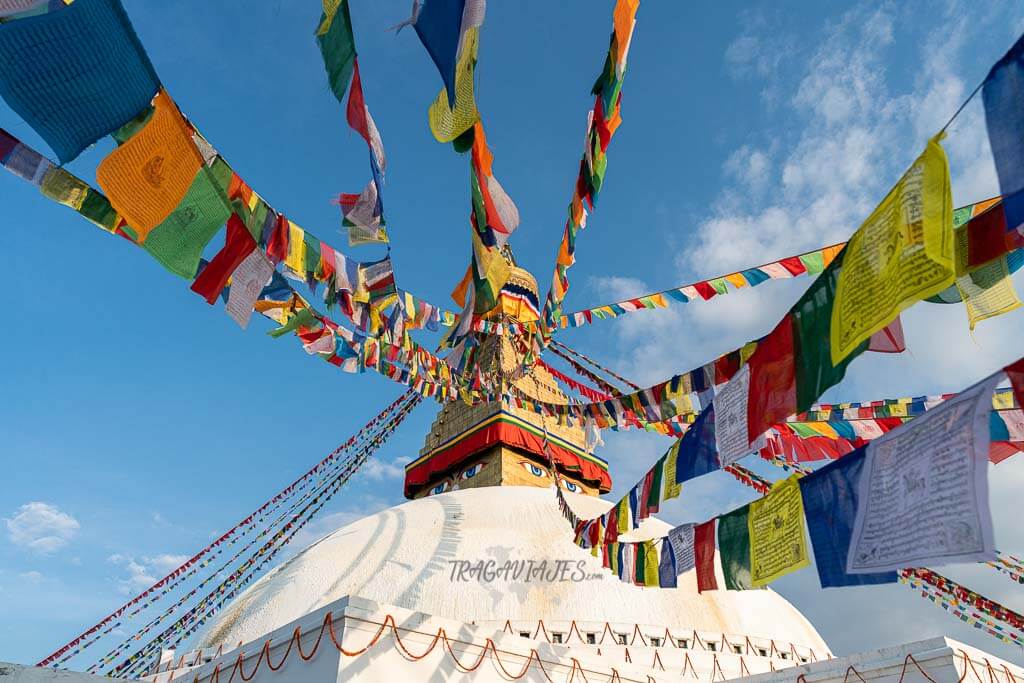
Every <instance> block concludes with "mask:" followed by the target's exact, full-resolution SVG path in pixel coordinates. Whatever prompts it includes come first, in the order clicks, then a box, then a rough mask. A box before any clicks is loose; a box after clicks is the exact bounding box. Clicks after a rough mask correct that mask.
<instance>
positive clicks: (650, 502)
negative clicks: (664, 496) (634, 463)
mask: <svg viewBox="0 0 1024 683" xmlns="http://www.w3.org/2000/svg"><path fill="white" fill-rule="evenodd" d="M664 475H665V456H661V459H660V460H658V462H657V464H655V465H654V475H653V476H652V477H651V490H650V491H649V492H648V493H647V507H648V508H649V509H650V510H652V511H657V509H658V506H659V505H661V481H662V479H664Z"/></svg>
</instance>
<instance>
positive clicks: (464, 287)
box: [452, 264, 473, 307]
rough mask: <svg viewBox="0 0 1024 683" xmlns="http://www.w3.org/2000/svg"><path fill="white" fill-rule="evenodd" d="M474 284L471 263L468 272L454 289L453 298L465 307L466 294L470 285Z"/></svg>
mask: <svg viewBox="0 0 1024 683" xmlns="http://www.w3.org/2000/svg"><path fill="white" fill-rule="evenodd" d="M472 284H473V266H472V264H470V265H469V266H468V267H467V268H466V274H465V275H463V276H462V280H460V281H459V284H457V285H456V286H455V289H454V290H452V300H453V301H454V302H455V303H456V304H458V305H459V306H463V307H465V305H466V294H467V293H468V292H469V286H470V285H472Z"/></svg>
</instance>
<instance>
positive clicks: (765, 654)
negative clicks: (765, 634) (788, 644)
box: [757, 647, 768, 657]
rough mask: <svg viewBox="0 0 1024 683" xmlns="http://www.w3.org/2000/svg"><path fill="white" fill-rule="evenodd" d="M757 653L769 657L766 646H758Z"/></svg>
mask: <svg viewBox="0 0 1024 683" xmlns="http://www.w3.org/2000/svg"><path fill="white" fill-rule="evenodd" d="M757 654H758V655H760V656H761V657H767V656H768V648H764V647H759V648H757Z"/></svg>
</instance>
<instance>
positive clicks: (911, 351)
mask: <svg viewBox="0 0 1024 683" xmlns="http://www.w3.org/2000/svg"><path fill="white" fill-rule="evenodd" d="M1008 8H1009V12H1007V11H1005V10H1007V9H1008ZM933 9H934V11H933V13H932V14H931V15H929V16H928V17H925V18H923V17H922V16H921V15H920V13H915V12H914V11H913V10H909V11H908V10H907V9H905V8H903V7H901V6H897V5H892V4H885V5H882V6H881V9H879V8H878V7H876V6H874V5H872V4H868V3H862V4H861V5H860V6H859V7H857V8H855V9H853V10H851V11H850V12H848V13H846V14H845V15H844V16H842V17H841V18H840V19H839V20H838V21H836V22H835V23H833V24H832V25H830V26H828V27H827V28H826V30H825V32H824V36H823V39H822V40H821V41H820V43H818V44H814V43H813V42H812V43H811V44H810V45H809V46H807V47H806V49H807V50H808V52H807V54H808V59H807V60H806V62H805V64H804V66H803V67H802V68H803V71H801V72H800V73H798V74H797V75H796V78H795V79H788V80H784V79H782V78H781V74H782V70H781V69H780V68H779V65H780V64H781V63H782V58H779V59H770V58H768V53H766V52H765V51H766V49H767V48H766V46H767V45H769V44H770V43H771V41H772V40H773V39H775V36H774V35H773V31H774V30H775V29H774V28H772V27H771V26H770V25H769V23H768V22H761V23H758V22H753V25H752V26H746V27H741V31H740V35H739V37H738V38H737V39H736V40H735V41H734V42H733V43H732V44H731V45H730V47H729V49H728V50H727V52H726V54H725V58H724V63H725V66H726V69H727V70H729V71H730V72H731V73H732V75H733V76H734V77H735V78H737V79H740V80H742V79H744V78H746V79H747V81H745V82H749V83H751V84H755V85H756V86H757V87H761V88H763V92H762V96H763V97H765V98H770V99H772V100H773V101H775V102H781V103H782V104H781V106H783V107H785V114H786V117H785V118H786V122H785V125H784V126H783V127H781V128H780V129H778V130H769V131H765V132H763V133H762V135H761V139H762V140H764V139H770V140H772V142H771V144H770V145H767V146H766V145H765V144H764V143H763V142H758V143H757V144H751V143H750V142H749V141H744V140H742V139H741V140H739V141H737V143H735V144H734V145H733V147H732V148H731V152H727V153H726V154H725V161H724V162H723V164H722V177H723V180H724V184H723V186H722V188H721V189H720V191H719V192H718V194H717V196H716V197H714V199H713V200H712V201H711V202H710V207H711V208H710V210H708V211H707V212H706V213H705V215H704V216H703V219H702V220H699V221H698V224H697V228H696V229H695V230H694V231H693V233H692V235H691V236H690V238H689V240H688V241H684V242H683V245H682V246H683V248H682V249H681V250H680V251H679V252H678V254H677V255H676V260H675V263H676V266H677V269H678V271H679V273H678V275H679V280H678V282H680V283H686V282H692V281H694V280H699V279H702V278H709V277H713V276H716V275H720V274H724V273H728V272H731V271H735V270H738V269H741V268H747V267H750V266H753V265H757V264H759V263H763V262H766V261H770V260H773V259H776V258H780V257H784V256H788V255H791V254H795V253H799V252H801V251H804V250H808V249H813V248H817V247H820V246H824V245H826V244H830V243H834V242H838V241H841V240H844V239H846V238H848V237H849V235H850V234H851V233H852V232H853V231H854V230H855V229H856V228H857V227H858V226H859V225H860V223H861V222H862V220H863V219H864V218H865V217H866V216H867V215H868V214H869V213H870V212H871V210H872V209H873V208H874V207H875V206H876V205H877V203H878V202H879V200H881V199H882V197H883V196H884V194H885V193H886V191H887V190H888V189H889V187H891V185H892V184H893V183H894V182H895V181H896V180H897V179H898V178H899V176H900V174H901V173H902V171H903V169H904V168H905V167H906V166H907V165H909V163H910V162H911V161H912V160H913V158H914V157H916V156H917V155H918V154H919V153H920V152H921V150H922V149H923V148H924V145H925V142H926V140H927V139H928V137H929V136H931V135H933V134H935V133H936V132H937V131H938V130H939V129H940V128H941V127H942V125H943V124H945V122H946V121H947V120H948V118H949V116H950V115H951V114H952V113H953V112H954V111H955V110H956V108H957V107H958V106H959V105H960V103H961V101H962V100H963V99H964V98H965V97H966V95H967V94H968V93H969V92H970V90H971V89H972V88H973V86H974V85H975V84H976V83H977V79H978V78H980V76H981V75H983V74H984V70H983V69H984V66H980V67H971V70H970V71H969V72H966V69H967V67H965V64H969V63H970V61H971V60H970V59H969V57H972V56H976V55H977V54H979V45H981V44H983V41H985V40H989V42H991V40H992V36H993V35H994V32H993V31H992V28H993V26H994V25H995V24H996V23H997V22H1002V23H1003V24H1004V25H1013V24H1020V25H1024V16H1021V12H1022V10H1021V8H1020V7H1009V6H1008V5H1002V6H1001V8H1000V9H999V10H998V11H997V10H996V9H993V11H992V13H991V14H988V15H986V14H984V13H981V14H979V13H977V12H975V11H973V10H972V8H970V7H967V6H966V5H965V3H962V2H957V0H950V1H949V2H947V3H944V4H943V5H940V6H938V7H936V8H933ZM999 12H1002V14H999ZM1011 13H1012V14H1013V15H1015V16H1016V18H1013V17H1012V16H1011V18H1010V19H1009V21H1007V20H1006V18H1007V15H1008V14H1011ZM996 17H1001V18H996ZM923 19H927V21H924V20H923ZM741 23H742V22H741ZM748 23H750V22H748ZM776 28H777V27H776ZM1003 28H1004V27H1003V26H1000V27H999V29H1000V33H999V35H1002V31H1003ZM808 35H813V32H810V31H805V32H803V33H802V35H801V38H802V40H804V41H805V42H804V45H806V44H807V43H806V37H807V36H808ZM779 40H780V41H782V42H785V41H787V40H788V39H787V38H786V37H785V36H782V37H780V38H779ZM999 40H1000V41H1001V40H1003V39H1002V38H1000V39H999ZM804 45H802V46H801V49H804ZM1006 45H1007V46H1008V45H1009V42H1007V43H1006ZM989 50H990V48H985V49H984V50H981V51H980V52H983V53H985V54H987V53H988V51H989ZM996 52H998V47H997V48H996V49H995V51H993V59H994V58H997V57H998V56H999V54H1001V53H999V54H995V53H996ZM793 64H795V60H788V61H786V66H787V67H788V66H791V65H793ZM904 67H909V68H910V69H911V71H910V72H909V77H907V75H906V74H905V73H903V72H899V73H897V72H895V71H894V70H895V69H902V68H904ZM755 81H756V83H755ZM948 133H949V136H948V137H947V139H946V140H945V141H944V142H943V146H944V148H945V150H946V152H947V155H948V156H949V160H950V170H951V174H952V178H953V192H954V202H955V203H956V204H957V205H963V204H968V203H971V202H974V201H978V200H980V199H984V198H987V197H990V196H993V195H994V194H997V193H998V183H997V181H996V176H995V171H994V166H993V162H992V159H991V154H990V151H989V146H988V139H987V134H986V130H985V122H984V114H983V111H982V107H981V104H980V101H979V99H975V101H973V102H972V103H971V104H970V105H969V106H968V107H967V108H965V109H964V111H963V112H962V113H961V114H960V116H958V118H957V119H956V121H955V122H954V123H953V125H952V126H951V127H950V129H949V131H948ZM698 218H699V217H698ZM1014 281H1015V284H1016V285H1017V288H1018V291H1024V289H1022V287H1024V273H1020V274H1018V275H1017V276H1016V277H1015V278H1014ZM591 284H592V286H593V287H594V288H595V289H596V290H597V292H598V293H600V294H601V295H602V298H603V299H604V300H609V301H610V300H615V299H621V298H626V297H629V296H636V295H638V294H641V293H646V292H649V291H651V287H650V286H649V285H650V283H647V282H643V281H641V280H637V279H635V278H629V277H623V276H617V275H610V276H607V277H603V278H595V279H593V280H592V281H591ZM808 284H809V280H808V279H807V278H798V279H794V280H792V281H774V282H770V283H766V284H764V285H762V286H760V287H758V288H755V289H747V290H741V291H739V292H733V291H730V293H729V294H728V295H726V296H717V297H715V298H714V299H712V300H711V301H709V302H703V301H695V302H691V303H689V304H685V305H674V306H672V307H671V308H669V309H665V310H658V311H650V312H640V313H634V314H630V315H626V316H623V317H621V318H619V319H617V320H616V321H615V322H607V323H600V324H602V325H605V326H609V328H610V329H609V331H608V332H607V335H608V337H610V339H611V340H612V342H613V344H614V345H615V347H616V348H617V350H618V358H609V359H608V361H609V364H610V365H611V367H613V368H615V369H616V370H617V371H620V372H622V374H624V375H625V376H626V377H629V378H630V379H632V380H634V381H637V382H639V383H641V384H644V385H646V384H649V383H653V382H656V381H659V380H663V379H665V378H666V377H669V376H671V375H673V374H675V373H677V372H681V371H683V370H687V369H690V368H693V367H697V366H698V365H700V364H702V363H704V362H707V361H709V360H711V359H713V358H715V357H717V356H718V355H719V354H721V353H724V352H727V351H729V350H731V349H735V348H738V347H739V346H740V345H741V344H742V343H744V342H746V341H748V340H750V339H754V338H756V337H758V336H760V335H762V334H764V333H766V332H768V331H769V330H770V329H771V327H772V326H773V325H774V324H775V323H776V322H777V321H778V320H779V319H780V318H781V317H782V315H783V314H784V313H785V311H786V310H787V309H788V308H789V307H790V306H791V305H792V303H793V302H794V301H795V300H796V298H797V297H798V296H799V294H800V293H801V292H803V291H804V290H805V289H806V287H807V285H808ZM903 323H904V329H905V331H906V337H907V343H908V351H907V352H906V353H903V354H899V355H882V354H865V355H864V356H862V357H861V358H858V360H857V361H856V363H854V364H853V365H852V366H851V368H850V371H849V374H848V377H847V379H846V380H844V382H843V383H842V384H840V385H839V386H837V387H835V388H833V389H831V390H830V391H829V392H827V393H826V395H825V396H824V397H822V398H823V400H827V401H840V400H870V399H878V398H886V397H894V396H905V395H920V394H928V393H938V392H943V391H956V390H958V389H961V388H963V387H965V386H968V385H969V384H971V383H973V382H974V381H976V380H978V379H979V378H981V377H983V376H984V375H986V374H988V373H990V372H992V371H994V370H996V369H997V368H999V367H1001V366H1002V365H1004V364H1005V363H1007V362H1009V361H1011V360H1014V359H1015V358H1016V357H1018V356H1019V355H1020V343H1019V339H1020V338H1021V336H1022V334H1024V312H1022V311H1017V312H1015V313H1011V314H1009V315H1005V316H1001V317H999V318H996V319H994V320H989V321H985V322H982V323H980V325H979V327H978V328H977V329H976V330H975V331H974V332H973V333H971V332H969V331H968V328H967V319H966V314H965V312H964V308H963V306H961V305H949V306H941V305H932V304H921V305H918V306H915V307H913V308H912V309H911V310H909V311H907V312H906V313H905V314H904V315H903ZM582 350H584V351H585V349H582ZM604 438H605V441H606V442H607V444H608V445H607V446H606V448H605V449H603V451H604V452H603V454H604V455H606V456H608V457H611V458H613V459H614V463H615V464H614V467H615V472H614V475H615V484H616V490H615V493H621V492H622V491H624V490H626V489H628V487H629V486H630V485H632V484H633V483H634V482H635V481H637V479H638V478H639V477H640V476H641V475H642V474H643V472H644V471H646V469H647V468H648V467H650V464H651V463H652V462H654V460H655V459H656V458H657V457H658V456H659V455H661V453H663V452H664V450H665V448H666V447H667V441H666V440H665V439H658V438H657V437H652V436H651V435H648V434H605V435H604ZM759 464H763V463H754V464H752V467H753V466H755V465H759ZM779 476H781V471H778V472H777V473H774V474H773V475H772V478H778V477H779ZM1022 477H1024V459H1022V460H1021V461H1020V462H1017V461H1015V460H1011V461H1008V462H1007V463H1005V464H1003V465H1000V466H999V467H997V468H995V469H993V471H992V472H991V476H990V480H991V482H992V485H991V486H992V501H991V502H992V509H993V516H994V518H995V526H996V540H997V544H998V546H999V547H1001V548H1006V549H1012V548H1015V547H1019V546H1020V543H1021V541H1022V538H1021V531H1020V529H1019V528H1018V526H1019V525H1014V524H1013V516H1012V513H1011V512H1010V511H1012V510H1014V509H1015V498H1014V496H1018V495H1019V493H1018V492H1019V490H1020V485H1021V480H1022ZM752 495H753V494H752V493H751V492H750V491H749V490H748V489H746V488H745V487H742V486H741V485H739V484H737V483H735V482H734V481H733V480H732V479H731V478H729V477H728V475H725V474H722V473H716V474H715V475H709V476H707V477H702V478H700V479H698V480H695V481H693V482H688V483H687V486H686V487H685V489H684V493H683V495H682V496H681V497H680V498H678V499H675V500H673V501H670V502H669V503H667V504H665V505H664V506H663V508H662V512H661V513H660V515H659V516H660V517H661V518H662V519H665V520H666V521H668V522H670V523H680V522H684V521H700V520H703V519H707V518H708V517H710V516H711V515H714V514H718V513H721V512H724V511H726V510H729V509H732V508H733V507H735V506H737V505H740V504H743V503H744V502H746V501H747V500H750V497H752ZM613 497H615V496H614V495H613ZM948 572H949V576H951V577H952V578H954V579H955V580H962V581H963V582H964V583H965V584H966V585H969V586H972V587H974V588H976V589H977V590H979V591H980V592H982V593H983V594H986V595H990V596H991V597H993V598H994V599H996V600H999V601H1003V602H1004V604H1010V605H1014V601H1015V600H1017V597H1016V596H1015V595H1014V593H1013V584H1012V583H1011V582H1010V581H1008V580H1006V578H1005V577H1001V576H999V575H998V574H996V573H995V572H994V571H992V570H986V569H985V568H976V567H952V568H948ZM773 587H774V588H776V589H778V590H779V591H780V592H782V593H783V594H784V595H786V596H787V597H789V598H790V599H792V600H793V602H794V603H795V604H796V606H797V607H798V608H799V609H801V610H802V611H804V612H805V613H806V614H807V616H808V617H809V618H810V619H811V621H812V622H813V623H815V625H816V626H817V627H818V628H819V629H820V630H821V632H822V634H823V635H824V637H825V638H826V639H827V640H828V641H829V642H830V644H831V645H832V646H833V647H834V649H835V650H836V651H837V652H838V653H849V652H855V651H861V650H865V649H869V648H872V647H881V646H884V645H891V644H893V643H898V642H907V641H910V640H914V639H918V638H924V637H928V636H931V635H942V634H950V635H951V636H952V637H954V638H957V639H960V640H963V641H966V642H969V643H973V644H976V645H977V646H979V647H983V648H985V649H986V650H988V651H991V652H993V653H995V654H997V655H998V656H1002V657H1004V658H1007V659H1011V661H1019V651H1017V652H1016V653H1014V651H1013V650H1012V649H1010V648H1007V647H1003V646H1001V645H999V644H998V643H996V642H995V641H994V640H992V639H990V638H986V637H985V636H984V635H983V634H980V633H979V632H978V631H975V630H973V629H971V628H970V627H968V626H964V625H962V624H961V623H960V622H958V621H956V620H955V619H949V618H946V617H945V616H944V615H942V614H941V613H940V612H939V611H938V610H937V608H935V607H934V606H933V605H932V604H931V603H929V602H927V601H924V600H921V599H920V598H919V597H917V596H916V595H915V594H914V592H913V591H910V590H907V589H906V588H905V587H902V586H884V587H869V588H857V589H843V590H830V591H822V590H821V589H820V587H819V585H818V581H817V577H816V575H815V572H814V570H813V569H810V570H804V571H801V572H796V573H794V574H793V575H791V576H788V577H785V578H784V579H783V580H782V581H780V582H778V584H777V585H776V586H773ZM1018 602H1019V600H1018ZM837 615H838V616H837Z"/></svg>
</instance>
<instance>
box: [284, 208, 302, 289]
mask: <svg viewBox="0 0 1024 683" xmlns="http://www.w3.org/2000/svg"><path fill="white" fill-rule="evenodd" d="M305 237H306V232H305V231H304V230H303V229H302V228H300V227H299V226H297V225H295V224H294V223H292V222H291V221H288V256H287V257H286V258H285V260H284V265H285V266H287V267H288V268H289V269H290V270H291V271H292V272H293V273H295V274H296V275H298V276H299V277H301V278H305V277H306V239H305Z"/></svg>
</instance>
